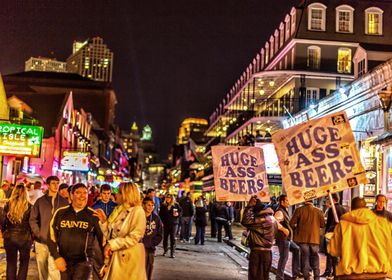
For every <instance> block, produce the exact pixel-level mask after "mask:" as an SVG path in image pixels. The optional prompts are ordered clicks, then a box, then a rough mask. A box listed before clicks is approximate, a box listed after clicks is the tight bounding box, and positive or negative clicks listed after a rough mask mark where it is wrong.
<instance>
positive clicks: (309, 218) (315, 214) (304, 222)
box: [290, 201, 325, 280]
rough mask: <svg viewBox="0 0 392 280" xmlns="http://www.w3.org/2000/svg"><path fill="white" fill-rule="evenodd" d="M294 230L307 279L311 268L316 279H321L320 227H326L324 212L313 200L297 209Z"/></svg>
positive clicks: (293, 218) (295, 240)
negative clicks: (315, 205) (314, 204)
mask: <svg viewBox="0 0 392 280" xmlns="http://www.w3.org/2000/svg"><path fill="white" fill-rule="evenodd" d="M290 226H291V227H292V228H293V230H294V242H295V243H297V244H298V245H299V247H300V249H301V262H302V265H303V274H304V278H305V280H308V279H310V269H312V270H313V276H314V280H319V279H320V259H319V255H318V252H319V249H320V228H324V227H325V220H324V215H323V212H322V211H321V210H320V209H318V208H316V207H314V206H313V203H312V201H305V204H304V205H303V206H301V207H299V208H297V209H295V211H294V214H293V217H292V218H291V220H290Z"/></svg>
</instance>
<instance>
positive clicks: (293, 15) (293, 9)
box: [290, 8, 297, 35]
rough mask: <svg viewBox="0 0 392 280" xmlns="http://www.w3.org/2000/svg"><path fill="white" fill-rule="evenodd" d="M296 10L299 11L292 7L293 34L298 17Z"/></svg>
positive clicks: (292, 33)
mask: <svg viewBox="0 0 392 280" xmlns="http://www.w3.org/2000/svg"><path fill="white" fill-rule="evenodd" d="M296 12H297V10H296V9H295V8H292V9H291V12H290V15H291V35H294V33H295V21H296V19H297V17H296Z"/></svg>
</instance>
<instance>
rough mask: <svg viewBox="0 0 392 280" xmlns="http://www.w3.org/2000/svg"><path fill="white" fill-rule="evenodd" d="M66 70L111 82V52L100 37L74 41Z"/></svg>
mask: <svg viewBox="0 0 392 280" xmlns="http://www.w3.org/2000/svg"><path fill="white" fill-rule="evenodd" d="M67 71H68V72H70V73H77V74H79V75H81V76H83V77H86V78H89V79H92V80H94V81H100V82H111V81H112V74H113V52H112V51H111V50H110V49H109V48H108V47H107V45H106V44H104V43H103V39H102V38H100V37H94V38H92V39H88V40H86V41H85V42H74V44H73V53H72V54H71V56H70V57H68V58H67Z"/></svg>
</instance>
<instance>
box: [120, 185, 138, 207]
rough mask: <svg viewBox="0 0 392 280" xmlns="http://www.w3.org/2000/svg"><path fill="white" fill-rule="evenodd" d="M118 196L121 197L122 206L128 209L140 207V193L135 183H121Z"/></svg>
mask: <svg viewBox="0 0 392 280" xmlns="http://www.w3.org/2000/svg"><path fill="white" fill-rule="evenodd" d="M118 194H119V195H121V200H122V203H123V204H126V205H128V206H130V207H133V206H140V205H142V200H141V196H140V191H139V188H138V186H137V185H136V184H135V183H121V184H120V187H119V188H118Z"/></svg>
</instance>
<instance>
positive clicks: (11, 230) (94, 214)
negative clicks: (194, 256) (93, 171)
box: [0, 176, 236, 280]
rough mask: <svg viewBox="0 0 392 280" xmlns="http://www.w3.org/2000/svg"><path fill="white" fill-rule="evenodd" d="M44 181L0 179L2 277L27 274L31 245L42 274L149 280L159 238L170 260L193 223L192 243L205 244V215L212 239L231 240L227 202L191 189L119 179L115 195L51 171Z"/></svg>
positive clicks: (231, 217)
mask: <svg viewBox="0 0 392 280" xmlns="http://www.w3.org/2000/svg"><path fill="white" fill-rule="evenodd" d="M45 183H46V184H45V185H42V183H41V182H39V181H37V182H35V183H27V182H24V183H18V184H16V186H13V185H11V184H9V183H8V182H4V183H3V184H2V188H1V189H0V201H2V202H3V207H1V208H0V209H1V210H2V211H1V213H0V218H1V225H2V234H3V238H4V248H5V251H6V258H7V269H6V274H7V279H21V280H22V279H26V278H27V272H28V267H29V261H30V252H31V250H32V249H33V250H34V251H35V256H36V261H37V268H38V274H39V279H120V278H123V277H124V275H129V277H130V278H127V279H137V280H140V279H151V278H152V271H153V265H154V257H155V255H156V252H155V251H156V247H157V246H158V245H159V244H160V243H161V242H162V240H163V249H164V252H163V255H164V256H166V255H168V256H170V257H171V258H175V249H176V240H177V238H178V239H179V242H183V243H190V242H191V240H192V238H193V237H192V226H193V224H195V227H196V234H195V236H194V238H193V240H194V244H195V245H204V244H205V239H206V238H205V236H206V226H207V215H210V217H211V225H212V226H211V235H212V237H214V238H217V241H218V242H222V238H223V237H226V238H228V239H232V238H233V235H232V231H231V225H232V223H233V221H234V219H235V216H236V211H235V210H234V208H233V206H232V204H231V203H230V202H226V203H223V202H215V201H214V202H212V203H210V204H208V203H207V201H206V199H205V197H204V196H199V197H197V198H196V199H195V200H193V199H192V197H191V193H189V192H188V193H181V194H182V195H181V196H174V195H172V194H170V193H166V194H160V196H159V197H158V196H157V194H156V192H155V190H154V189H149V190H147V191H146V192H145V193H141V192H140V191H139V189H138V187H137V185H135V184H133V183H121V184H120V185H119V187H118V189H117V193H116V194H114V193H113V191H114V190H113V189H112V188H111V186H110V185H107V184H103V185H101V186H100V187H99V188H98V187H90V188H89V187H87V186H86V185H84V184H82V183H77V184H74V185H71V186H69V185H67V184H65V183H61V184H60V180H59V178H57V177H56V176H50V177H48V178H47V179H46V182H45ZM177 201H178V202H177ZM223 229H224V231H225V232H224V234H225V235H223V233H222V232H223ZM18 255H19V264H17V262H18ZM114 272H115V273H114Z"/></svg>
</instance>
